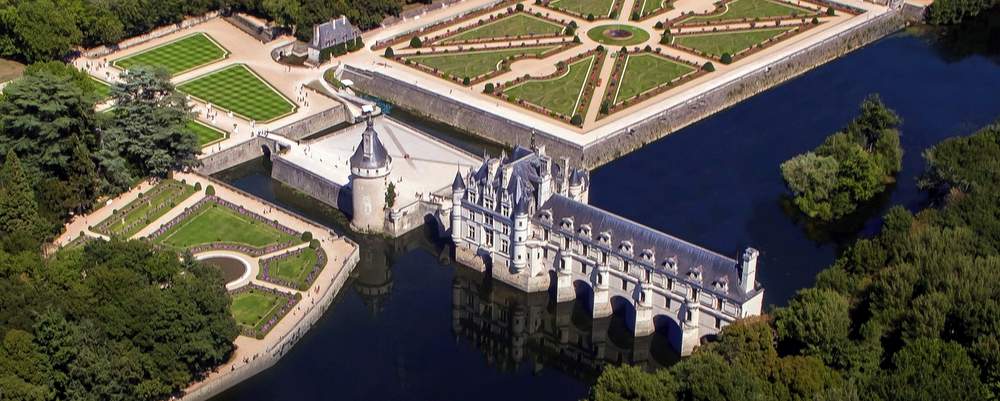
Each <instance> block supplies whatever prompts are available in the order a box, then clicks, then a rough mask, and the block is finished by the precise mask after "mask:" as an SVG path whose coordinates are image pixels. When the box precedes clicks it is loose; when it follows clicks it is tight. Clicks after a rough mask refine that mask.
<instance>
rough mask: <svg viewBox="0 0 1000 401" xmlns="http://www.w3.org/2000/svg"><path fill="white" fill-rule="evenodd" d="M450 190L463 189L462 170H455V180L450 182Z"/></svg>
mask: <svg viewBox="0 0 1000 401" xmlns="http://www.w3.org/2000/svg"><path fill="white" fill-rule="evenodd" d="M451 190H452V191H464V190H465V180H464V179H463V178H462V172H461V171H456V172H455V181H454V182H452V183H451Z"/></svg>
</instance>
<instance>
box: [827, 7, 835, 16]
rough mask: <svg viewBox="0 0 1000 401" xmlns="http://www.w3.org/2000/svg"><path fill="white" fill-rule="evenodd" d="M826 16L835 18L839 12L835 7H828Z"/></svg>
mask: <svg viewBox="0 0 1000 401" xmlns="http://www.w3.org/2000/svg"><path fill="white" fill-rule="evenodd" d="M826 15H829V16H831V17H833V16H835V15H837V10H834V9H833V7H827V8H826Z"/></svg>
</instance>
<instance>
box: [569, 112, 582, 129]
mask: <svg viewBox="0 0 1000 401" xmlns="http://www.w3.org/2000/svg"><path fill="white" fill-rule="evenodd" d="M569 123H570V124H573V125H575V126H578V127H579V126H582V125H583V116H581V115H579V114H574V115H573V118H571V119H570V120H569Z"/></svg>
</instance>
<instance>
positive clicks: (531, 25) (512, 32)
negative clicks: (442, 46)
mask: <svg viewBox="0 0 1000 401" xmlns="http://www.w3.org/2000/svg"><path fill="white" fill-rule="evenodd" d="M563 29H564V28H563V26H562V25H559V24H554V23H552V22H549V21H546V20H544V19H541V18H538V17H536V16H534V15H528V14H523V13H518V14H514V15H511V16H508V17H503V18H500V19H498V20H496V21H493V22H490V23H487V24H485V25H482V26H479V27H476V28H473V29H471V30H468V31H465V32H462V33H460V34H458V35H455V36H452V37H449V38H445V40H443V41H442V42H441V43H449V42H458V41H464V40H476V39H493V38H504V37H511V36H522V35H545V34H548V35H557V34H559V33H562V31H563Z"/></svg>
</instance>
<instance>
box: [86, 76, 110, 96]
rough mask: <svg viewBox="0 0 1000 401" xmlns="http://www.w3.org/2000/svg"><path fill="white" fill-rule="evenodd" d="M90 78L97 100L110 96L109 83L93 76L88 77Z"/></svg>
mask: <svg viewBox="0 0 1000 401" xmlns="http://www.w3.org/2000/svg"><path fill="white" fill-rule="evenodd" d="M90 80H91V81H94V89H95V92H96V93H97V98H98V100H100V101H104V100H107V99H108V98H109V97H111V85H109V84H108V83H107V82H104V81H101V80H99V79H97V78H94V77H90Z"/></svg>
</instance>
